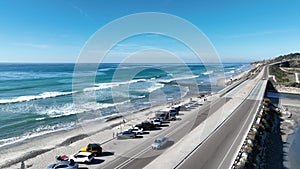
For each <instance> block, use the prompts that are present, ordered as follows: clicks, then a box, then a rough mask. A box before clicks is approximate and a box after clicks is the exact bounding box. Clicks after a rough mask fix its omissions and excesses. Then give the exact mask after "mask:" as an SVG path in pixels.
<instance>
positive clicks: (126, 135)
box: [117, 131, 136, 139]
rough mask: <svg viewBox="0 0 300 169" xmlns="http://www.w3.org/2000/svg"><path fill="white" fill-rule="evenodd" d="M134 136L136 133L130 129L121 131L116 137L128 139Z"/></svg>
mask: <svg viewBox="0 0 300 169" xmlns="http://www.w3.org/2000/svg"><path fill="white" fill-rule="evenodd" d="M135 137H136V133H134V132H132V131H123V132H121V133H118V134H117V139H130V138H135Z"/></svg>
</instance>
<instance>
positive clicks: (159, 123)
mask: <svg viewBox="0 0 300 169" xmlns="http://www.w3.org/2000/svg"><path fill="white" fill-rule="evenodd" d="M151 123H153V124H154V125H155V126H156V127H158V126H161V123H162V121H161V120H160V119H159V118H155V119H153V120H151Z"/></svg>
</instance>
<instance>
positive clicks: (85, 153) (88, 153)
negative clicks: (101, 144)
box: [76, 151, 92, 156]
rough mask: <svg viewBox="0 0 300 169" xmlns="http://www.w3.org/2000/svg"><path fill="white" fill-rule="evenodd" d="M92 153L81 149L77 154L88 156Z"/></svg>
mask: <svg viewBox="0 0 300 169" xmlns="http://www.w3.org/2000/svg"><path fill="white" fill-rule="evenodd" d="M91 154H92V153H91V152H83V151H80V152H78V153H77V154H76V155H86V156H89V155H91Z"/></svg>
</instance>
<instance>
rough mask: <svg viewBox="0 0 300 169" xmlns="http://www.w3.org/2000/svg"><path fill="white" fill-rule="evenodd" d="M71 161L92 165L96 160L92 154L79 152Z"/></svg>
mask: <svg viewBox="0 0 300 169" xmlns="http://www.w3.org/2000/svg"><path fill="white" fill-rule="evenodd" d="M71 159H72V160H74V161H75V162H76V163H91V162H92V161H93V160H94V156H93V154H92V153H91V152H78V153H76V154H74V155H72V156H71V157H70V160H71Z"/></svg>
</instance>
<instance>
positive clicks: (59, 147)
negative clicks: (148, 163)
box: [0, 96, 203, 169]
mask: <svg viewBox="0 0 300 169" xmlns="http://www.w3.org/2000/svg"><path fill="white" fill-rule="evenodd" d="M191 99H192V100H199V97H198V96H189V97H185V98H183V99H180V100H178V101H175V102H176V103H180V104H185V103H189V102H190V101H191ZM202 100H203V99H202ZM175 102H170V103H168V104H164V105H159V106H154V107H151V108H148V109H145V110H141V111H138V112H135V113H132V114H128V115H126V116H124V118H123V117H122V118H120V117H119V118H111V119H110V120H100V121H94V122H91V123H88V124H83V125H82V126H81V127H78V128H75V129H72V130H69V131H60V132H57V133H51V134H48V135H45V136H40V137H37V138H33V139H30V140H26V141H25V142H23V143H18V144H16V145H9V146H5V147H2V148H1V150H0V158H1V159H2V160H1V162H0V168H19V167H20V165H21V162H22V161H25V165H26V167H27V168H37V169H38V168H40V167H43V168H44V167H46V166H47V165H49V164H51V163H47V162H45V163H43V161H39V162H38V164H39V165H38V166H37V165H36V163H37V161H36V160H37V159H43V158H44V159H51V160H47V161H52V163H54V162H55V161H56V160H55V157H56V156H57V155H61V154H67V155H71V154H74V153H76V152H78V150H79V149H80V148H81V147H84V146H86V145H87V144H88V143H90V142H97V143H100V144H102V145H104V144H105V143H108V142H110V141H112V140H113V135H114V134H115V133H117V132H120V131H121V130H126V129H128V128H130V127H131V126H134V125H135V124H138V123H140V122H142V121H144V120H146V119H148V118H151V117H153V116H154V113H155V112H156V111H159V110H163V109H166V108H169V107H171V106H172V105H174V104H175ZM123 119H125V121H126V123H125V124H124V123H123ZM120 124H121V125H120ZM139 140H142V139H136V140H135V141H139ZM120 149H122V150H121V151H122V152H123V151H124V152H126V150H127V149H126V148H124V147H122V148H120ZM104 151H105V149H104ZM107 153H108V154H109V152H107ZM115 153H117V152H115ZM37 157H39V158H37Z"/></svg>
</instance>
